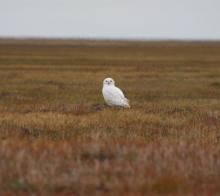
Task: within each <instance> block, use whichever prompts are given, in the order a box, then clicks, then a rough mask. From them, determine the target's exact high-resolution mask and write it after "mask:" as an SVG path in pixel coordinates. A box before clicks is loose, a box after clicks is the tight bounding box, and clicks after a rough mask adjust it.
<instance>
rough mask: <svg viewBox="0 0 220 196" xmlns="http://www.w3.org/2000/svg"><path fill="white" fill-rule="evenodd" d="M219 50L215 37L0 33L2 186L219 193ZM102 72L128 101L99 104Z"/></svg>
mask: <svg viewBox="0 0 220 196" xmlns="http://www.w3.org/2000/svg"><path fill="white" fill-rule="evenodd" d="M219 54H220V43H176V42H173V43H172V42H158V43H153V42H152V43H151V42H148V43H144V42H109V41H103V42H96V41H72V40H67V41H57V40H53V41H46V40H41V41H32V40H23V41H15V40H14V41H13V40H0V174H1V175H0V194H1V195H3V194H4V195H19V194H20V195H30V194H32V193H36V194H41V195H48V194H50V195H56V194H57V195H74V194H75V195H85V194H86V195H97V194H106V195H146V194H150V195H155V194H161V193H164V194H170V195H176V194H179V195H195V194H198V192H201V193H203V194H205V195H208V194H209V195H212V194H220V186H219V181H220V143H219V142H220V99H219V98H220V55H219ZM107 76H111V77H113V78H114V79H115V80H116V82H117V83H118V85H119V86H120V87H121V88H122V89H123V90H124V91H125V93H126V96H127V97H128V98H129V99H130V100H131V105H132V109H130V110H123V109H116V108H109V107H106V106H105V105H104V102H103V98H102V95H101V87H102V80H103V79H104V78H105V77H107Z"/></svg>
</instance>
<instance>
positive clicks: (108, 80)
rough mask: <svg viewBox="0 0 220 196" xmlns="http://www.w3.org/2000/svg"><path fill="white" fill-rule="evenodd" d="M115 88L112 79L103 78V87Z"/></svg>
mask: <svg viewBox="0 0 220 196" xmlns="http://www.w3.org/2000/svg"><path fill="white" fill-rule="evenodd" d="M105 85H107V86H115V81H114V80H113V79H112V78H105V79H104V80H103V86H105Z"/></svg>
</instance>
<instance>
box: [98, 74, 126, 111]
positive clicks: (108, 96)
mask: <svg viewBox="0 0 220 196" xmlns="http://www.w3.org/2000/svg"><path fill="white" fill-rule="evenodd" d="M102 94H103V97H104V100H105V102H106V103H107V105H109V106H121V107H124V108H130V105H129V100H128V99H127V98H126V97H125V96H124V94H123V92H122V91H121V89H119V88H118V87H116V86H115V81H114V80H113V79H112V78H106V79H104V80H103V88H102Z"/></svg>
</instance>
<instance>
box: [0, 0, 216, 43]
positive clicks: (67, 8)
mask: <svg viewBox="0 0 220 196" xmlns="http://www.w3.org/2000/svg"><path fill="white" fill-rule="evenodd" d="M0 36H1V37H2V36H4V37H64V38H65V37H67V38H124V39H127V38H133V39H134V38H135V39H219V40H220V0H0Z"/></svg>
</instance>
